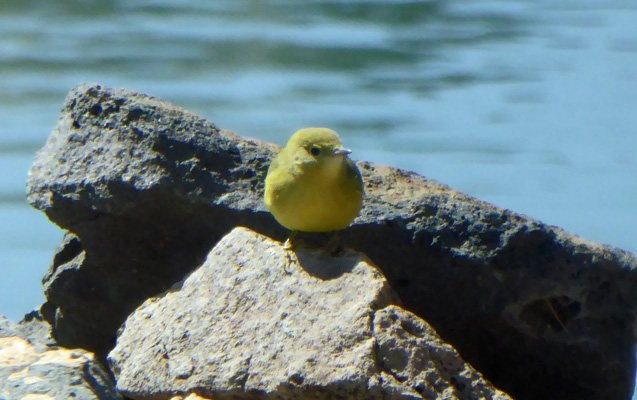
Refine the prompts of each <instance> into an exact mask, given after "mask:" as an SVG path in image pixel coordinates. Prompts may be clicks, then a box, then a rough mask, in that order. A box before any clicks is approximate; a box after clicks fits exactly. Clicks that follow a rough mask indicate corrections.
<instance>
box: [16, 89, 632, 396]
mask: <svg viewBox="0 0 637 400" xmlns="http://www.w3.org/2000/svg"><path fill="white" fill-rule="evenodd" d="M298 128H301V127H291V128H290V134H291V133H292V131H294V130H296V129H298ZM340 133H341V136H342V137H343V138H344V139H345V141H347V132H340ZM244 134H247V135H249V136H258V132H244ZM275 151H276V146H273V145H270V144H267V143H262V142H258V141H255V140H249V139H242V138H239V137H238V136H236V135H233V134H230V133H227V132H224V131H220V130H218V129H217V128H216V127H215V126H214V125H213V124H212V123H210V122H207V121H205V120H204V119H202V118H199V117H197V116H196V115H193V114H192V113H189V112H187V111H185V110H183V109H180V108H178V107H175V106H174V105H171V104H169V103H165V102H162V101H160V100H158V99H155V98H152V97H148V96H144V95H142V94H139V93H135V92H132V91H128V90H123V89H109V88H105V87H102V86H99V85H94V84H93V85H91V84H84V85H80V86H78V87H77V88H75V89H74V90H73V91H72V92H71V93H70V94H69V96H68V98H67V100H66V102H65V105H64V109H63V111H62V115H61V118H60V121H59V123H58V126H57V128H56V129H55V131H54V132H53V133H52V135H51V137H50V138H49V141H48V142H47V144H46V145H45V146H44V148H43V149H42V150H41V151H40V152H39V153H38V155H37V157H36V160H35V162H34V166H33V168H32V170H31V172H30V176H29V188H28V191H29V201H30V202H31V204H33V205H34V206H36V207H37V208H39V209H41V210H42V211H44V212H46V214H47V216H48V217H49V218H50V219H51V220H52V221H53V222H55V223H57V224H58V225H59V226H61V227H62V228H64V229H67V230H69V231H71V232H72V233H73V234H72V235H71V234H70V235H69V237H68V238H67V239H66V240H65V242H64V243H63V245H62V246H61V247H60V250H59V252H58V254H57V255H56V257H55V260H54V262H53V265H52V268H51V272H50V273H49V274H48V275H47V277H46V280H45V288H46V296H47V300H48V302H49V306H48V307H46V309H51V310H53V311H52V312H50V313H49V314H46V316H47V319H48V320H49V321H50V322H51V324H52V325H53V333H54V336H55V338H56V340H57V341H58V342H59V343H61V344H64V345H66V346H74V347H75V346H79V347H83V348H86V349H90V350H92V351H95V352H96V353H97V354H98V355H100V356H101V357H103V356H105V354H107V353H108V351H109V350H110V349H111V348H112V347H113V346H114V343H115V333H116V331H117V329H118V328H119V326H120V325H121V323H123V321H124V320H125V319H126V317H127V315H128V314H129V313H130V312H132V311H133V310H134V309H135V308H136V307H137V306H138V305H139V304H141V303H142V302H143V301H144V300H145V299H147V298H148V297H149V296H152V295H156V294H158V293H161V292H162V291H164V290H166V289H167V288H169V287H170V286H171V285H172V284H173V283H174V282H177V281H179V280H181V279H182V278H183V277H184V276H185V275H186V274H187V273H188V272H190V271H192V270H193V269H194V268H196V267H197V266H199V265H201V263H202V261H203V260H204V259H205V257H206V255H207V254H208V252H209V250H210V249H211V248H212V247H213V246H214V244H215V243H216V242H217V241H218V240H219V239H220V238H221V237H223V235H224V234H226V233H227V232H229V231H230V230H231V229H232V228H233V227H234V226H237V225H241V226H247V227H250V228H252V229H254V230H257V231H259V232H261V233H264V234H267V235H268V236H271V237H276V238H279V239H285V236H286V234H287V233H286V231H285V230H283V229H282V228H281V227H279V226H278V225H277V223H276V221H274V219H273V218H272V217H271V216H270V215H269V214H267V213H266V212H265V208H264V206H263V204H262V202H261V197H262V189H263V179H264V176H265V171H266V170H267V167H268V164H269V160H270V159H271V157H272V156H273V155H274V153H275ZM355 155H356V149H354V156H355ZM358 166H359V168H360V169H361V172H362V174H363V178H364V181H365V192H366V197H365V200H364V208H363V210H362V213H361V216H360V217H359V218H358V219H357V220H356V221H354V225H353V226H352V227H351V228H349V229H346V230H345V231H343V232H342V233H341V238H342V240H343V242H344V244H345V246H346V247H349V248H354V249H356V250H358V251H360V252H362V253H365V254H366V255H367V256H368V257H370V259H371V260H373V261H374V263H375V264H376V265H377V266H378V267H379V268H381V269H382V270H383V273H384V274H385V276H386V277H387V279H388V281H389V282H390V284H391V286H392V288H393V289H394V290H395V291H396V292H397V293H398V295H399V296H400V297H401V299H402V301H403V304H404V305H405V307H406V308H407V309H408V310H410V311H411V312H414V313H415V314H416V315H418V316H419V317H421V318H423V319H425V320H426V321H427V322H428V323H430V324H431V325H432V326H433V327H434V328H435V329H436V331H437V332H438V333H439V334H440V335H441V336H442V337H443V338H444V340H445V341H447V342H449V343H451V344H452V345H453V346H454V347H455V348H457V349H458V350H459V352H460V353H461V354H462V356H463V358H465V359H466V360H468V361H469V362H470V363H471V364H472V365H473V366H474V367H476V368H477V369H478V370H479V371H480V372H481V373H483V374H484V375H485V376H486V377H487V378H489V379H490V380H491V381H492V382H494V383H495V384H496V386H497V387H499V388H501V389H503V390H506V391H507V392H508V393H510V394H511V395H512V396H514V397H515V398H517V399H519V400H534V399H538V398H552V399H571V398H577V399H581V400H586V399H600V398H612V399H629V398H630V397H631V395H632V391H633V380H634V376H635V359H634V349H635V335H634V332H633V326H634V324H635V309H636V307H635V305H636V303H637V277H636V276H637V275H636V272H635V267H636V266H637V259H636V258H635V257H634V256H633V255H632V254H629V253H626V252H624V251H621V250H619V249H615V248H612V247H608V246H603V245H598V244H595V243H591V242H588V241H585V240H582V239H580V238H578V237H576V236H573V235H570V234H568V233H566V232H564V231H562V230H560V229H558V228H556V227H552V226H548V225H545V224H543V223H541V222H539V221H536V220H533V219H531V218H529V217H527V216H524V215H520V214H516V213H514V212H511V211H508V210H503V209H500V208H497V207H494V206H492V205H490V204H486V203H484V202H481V201H479V200H477V199H475V198H472V197H470V196H467V195H464V194H462V193H458V192H457V191H454V190H452V189H450V188H448V187H447V186H444V185H441V184H439V183H437V182H435V181H432V180H429V179H426V178H424V177H422V176H419V175H417V174H414V173H410V172H407V171H402V170H398V169H395V168H391V167H385V166H380V165H374V164H371V163H366V162H359V163H358ZM573 201H577V199H573ZM301 238H302V239H304V240H307V241H312V240H315V239H316V238H317V237H316V236H312V235H305V236H302V237H301ZM319 238H320V237H319ZM520 360H524V362H520Z"/></svg>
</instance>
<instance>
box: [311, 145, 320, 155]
mask: <svg viewBox="0 0 637 400" xmlns="http://www.w3.org/2000/svg"><path fill="white" fill-rule="evenodd" d="M310 153H311V154H312V155H313V156H314V157H316V156H318V155H319V154H321V148H320V147H318V146H312V147H311V148H310Z"/></svg>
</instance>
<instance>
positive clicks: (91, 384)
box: [0, 316, 121, 400]
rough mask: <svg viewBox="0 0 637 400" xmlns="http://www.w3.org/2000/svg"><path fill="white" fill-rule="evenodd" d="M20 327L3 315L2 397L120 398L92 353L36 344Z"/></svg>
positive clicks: (51, 399)
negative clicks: (27, 337)
mask: <svg viewBox="0 0 637 400" xmlns="http://www.w3.org/2000/svg"><path fill="white" fill-rule="evenodd" d="M20 330H21V329H20V327H19V326H18V325H17V324H13V323H12V322H10V321H8V320H7V319H5V318H4V317H3V316H0V399H3V400H26V399H33V400H36V399H49V400H55V399H59V400H67V399H86V400H92V399H94V400H121V397H120V396H119V394H117V392H116V391H115V388H114V385H113V383H112V381H111V380H110V377H109V376H108V374H107V373H106V372H105V371H104V369H103V368H102V366H101V365H100V364H99V363H98V362H97V361H96V359H95V357H94V355H93V354H92V353H89V352H86V351H84V350H79V349H76V350H69V349H63V348H58V347H48V346H45V345H44V344H42V343H34V342H31V341H29V340H27V339H25V338H23V337H20Z"/></svg>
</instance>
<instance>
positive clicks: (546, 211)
mask: <svg viewBox="0 0 637 400" xmlns="http://www.w3.org/2000/svg"><path fill="white" fill-rule="evenodd" d="M635 21H637V3H636V2H634V0H624V1H619V0H618V1H613V0H609V1H605V2H598V1H587V0H579V1H569V0H553V1H548V0H546V1H521V0H518V1H515V0H509V1H475V0H472V1H468V0H466V1H461V0H448V1H426V2H418V1H393V2H385V1H349V0H348V1H345V0H342V1H314V2H312V1H310V2H297V1H291V0H290V1H270V2H262V1H247V0H233V1H214V2H212V1H210V2H199V1H194V0H191V1H181V2H177V1H168V0H163V1H160V0H158V1H136V2H123V1H110V2H101V3H100V2H97V3H96V2H84V1H55V2H52V1H44V0H32V1H28V0H26V1H22V0H20V1H18V0H4V1H3V4H2V6H0V173H1V174H2V179H1V180H0V271H1V272H2V280H1V281H0V289H1V290H0V313H1V314H4V315H7V316H8V317H9V318H12V319H19V318H20V317H21V315H22V314H24V313H25V312H27V311H29V310H30V309H32V308H34V307H36V306H37V305H38V304H39V303H41V302H42V300H43V295H42V294H41V292H42V289H41V286H40V278H41V276H42V274H43V273H44V271H45V270H46V268H47V267H48V265H49V263H50V260H51V258H52V256H53V252H54V249H55V246H56V245H57V243H58V242H59V241H60V239H61V237H62V233H61V231H60V230H59V229H57V228H56V227H55V226H53V225H52V224H50V223H49V222H48V220H47V219H46V217H44V216H43V215H42V214H41V213H39V212H37V211H35V210H32V209H30V208H29V206H28V205H27V204H26V202H25V199H24V193H25V181H26V175H27V171H28V168H29V166H30V164H31V162H32V160H33V157H34V154H35V152H36V151H37V149H38V148H40V147H41V146H42V145H43V144H44V142H45V140H46V138H47V136H48V135H49V133H50V131H51V130H52V128H53V127H54V126H55V124H56V121H57V118H58V114H59V110H60V108H61V106H62V104H63V101H64V97H65V96H66V94H67V92H68V91H69V90H70V89H71V88H72V87H73V86H74V85H76V84H78V83H80V82H83V81H93V82H99V83H101V84H103V85H106V86H111V87H127V88H131V89H135V90H138V91H141V92H144V93H148V94H151V95H154V96H157V97H161V98H163V99H165V100H169V101H172V102H174V103H176V104H178V105H180V106H183V107H185V108H187V109H190V110H192V111H195V112H197V113H198V114H200V115H202V116H204V117H206V118H208V119H210V120H211V121H213V122H215V123H216V124H217V125H218V126H220V127H222V128H226V129H231V130H234V131H236V132H237V133H239V134H241V135H245V136H251V137H257V138H260V139H263V140H268V141H274V142H278V143H284V142H285V141H286V139H287V137H288V136H289V135H290V134H291V133H293V132H294V131H295V130H297V129H298V128H300V127H304V126H313V125H314V126H316V125H320V126H329V127H332V128H334V129H336V130H337V131H339V132H340V133H341V136H342V138H343V139H344V142H345V144H346V145H347V146H348V147H351V148H352V149H353V150H354V154H353V155H354V158H357V159H365V160H370V161H374V162H377V163H384V164H392V165H396V166H399V167H402V168H406V169H409V170H413V171H416V172H418V173H421V174H424V175H426V176H427V177H429V178H433V179H436V180H439V181H441V182H443V183H446V184H449V185H451V186H452V187H454V188H456V189H458V190H461V191H464V192H467V193H469V194H471V195H473V196H476V197H478V198H480V199H482V200H486V201H489V202H492V203H494V204H496V205H498V206H502V207H506V208H510V209H512V210H514V211H517V212H521V213H525V214H528V215H530V216H532V217H535V218H538V219H540V220H542V221H545V222H547V223H550V224H555V225H558V226H560V227H563V228H564V229H566V230H568V231H571V232H573V233H576V234H578V235H581V236H583V237H585V238H587V239H590V240H593V241H598V242H602V243H607V244H611V245H614V246H618V247H621V248H624V249H626V250H630V251H633V252H637V233H636V232H637V228H635V227H636V226H637V211H636V210H635V207H634V206H635V200H636V199H637V182H636V176H637V161H636V157H635V154H636V152H637V135H636V132H635V130H636V129H637V128H636V127H637V23H636V22H635Z"/></svg>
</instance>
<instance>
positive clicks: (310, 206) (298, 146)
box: [265, 128, 363, 247]
mask: <svg viewBox="0 0 637 400" xmlns="http://www.w3.org/2000/svg"><path fill="white" fill-rule="evenodd" d="M349 153H351V151H350V150H348V149H346V148H343V143H342V142H341V139H340V138H339V137H338V134H337V133H336V132H334V131H333V130H331V129H328V128H305V129H301V130H300V131H298V132H296V133H295V134H294V135H292V137H291V138H290V140H289V141H288V143H287V145H286V146H285V148H284V149H283V150H281V152H280V153H279V154H278V155H277V157H276V158H275V159H274V160H273V161H272V164H270V168H269V169H268V175H267V176H266V178H265V204H266V206H267V208H268V210H269V211H270V212H271V213H272V215H274V218H276V220H277V221H279V223H280V224H281V225H283V226H284V227H286V228H288V229H290V230H292V236H291V238H290V239H288V242H287V243H286V246H288V247H289V243H290V240H291V239H292V237H294V235H295V234H296V231H303V232H331V231H338V230H341V229H344V228H346V227H347V226H348V225H349V224H350V223H351V222H352V221H353V220H354V218H356V216H357V215H358V213H359V211H360V209H361V205H362V200H363V180H362V178H361V174H360V171H359V170H358V168H357V167H356V164H354V162H353V161H352V160H350V159H349V157H348V156H347V155H348V154H349Z"/></svg>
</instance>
